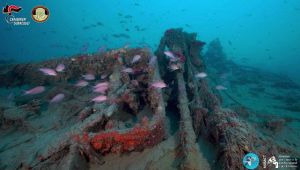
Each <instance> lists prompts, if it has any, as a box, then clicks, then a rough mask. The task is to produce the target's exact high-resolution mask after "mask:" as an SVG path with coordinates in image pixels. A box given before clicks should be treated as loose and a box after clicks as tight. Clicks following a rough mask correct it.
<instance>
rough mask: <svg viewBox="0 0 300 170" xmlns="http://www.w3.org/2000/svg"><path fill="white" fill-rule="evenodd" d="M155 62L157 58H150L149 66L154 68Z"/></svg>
mask: <svg viewBox="0 0 300 170" xmlns="http://www.w3.org/2000/svg"><path fill="white" fill-rule="evenodd" d="M156 60H157V57H156V56H152V57H151V58H150V61H149V65H150V66H154V65H155V63H156Z"/></svg>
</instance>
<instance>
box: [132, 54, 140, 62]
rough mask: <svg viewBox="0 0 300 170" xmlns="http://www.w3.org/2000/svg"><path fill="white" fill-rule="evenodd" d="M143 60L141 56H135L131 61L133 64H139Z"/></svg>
mask: <svg viewBox="0 0 300 170" xmlns="http://www.w3.org/2000/svg"><path fill="white" fill-rule="evenodd" d="M140 59H141V55H135V56H134V57H133V59H132V61H131V64H134V63H136V62H138V61H139V60H140Z"/></svg>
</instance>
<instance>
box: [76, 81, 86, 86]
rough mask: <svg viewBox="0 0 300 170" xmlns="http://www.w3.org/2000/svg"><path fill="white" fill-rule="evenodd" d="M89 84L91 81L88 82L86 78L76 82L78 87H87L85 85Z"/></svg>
mask: <svg viewBox="0 0 300 170" xmlns="http://www.w3.org/2000/svg"><path fill="white" fill-rule="evenodd" d="M88 84H89V82H87V81H85V80H79V81H78V82H77V83H76V84H75V86H77V87H85V86H87V85H88Z"/></svg>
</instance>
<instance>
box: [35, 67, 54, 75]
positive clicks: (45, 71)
mask: <svg viewBox="0 0 300 170" xmlns="http://www.w3.org/2000/svg"><path fill="white" fill-rule="evenodd" d="M39 70H40V71H41V72H42V73H43V74H44V75H48V76H56V75H57V73H56V71H55V70H53V69H51V68H40V69H39Z"/></svg>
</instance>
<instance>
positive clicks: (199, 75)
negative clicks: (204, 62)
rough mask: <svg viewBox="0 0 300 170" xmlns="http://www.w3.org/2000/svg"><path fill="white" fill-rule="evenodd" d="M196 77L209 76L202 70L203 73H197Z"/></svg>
mask: <svg viewBox="0 0 300 170" xmlns="http://www.w3.org/2000/svg"><path fill="white" fill-rule="evenodd" d="M195 77H196V78H201V79H203V78H205V77H207V74H206V73H204V72H201V73H198V74H196V75H195Z"/></svg>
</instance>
